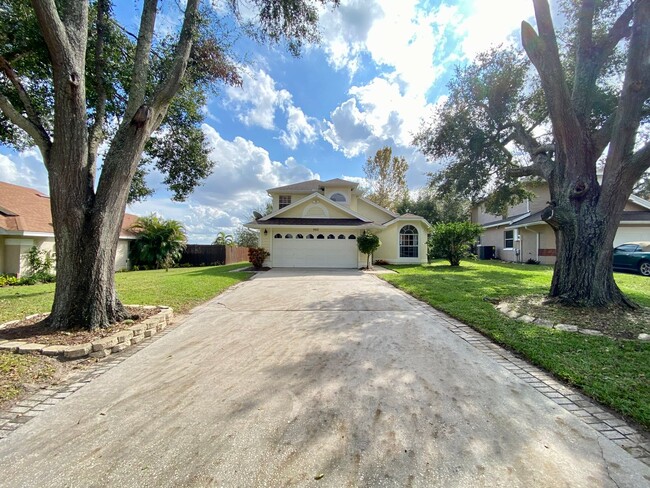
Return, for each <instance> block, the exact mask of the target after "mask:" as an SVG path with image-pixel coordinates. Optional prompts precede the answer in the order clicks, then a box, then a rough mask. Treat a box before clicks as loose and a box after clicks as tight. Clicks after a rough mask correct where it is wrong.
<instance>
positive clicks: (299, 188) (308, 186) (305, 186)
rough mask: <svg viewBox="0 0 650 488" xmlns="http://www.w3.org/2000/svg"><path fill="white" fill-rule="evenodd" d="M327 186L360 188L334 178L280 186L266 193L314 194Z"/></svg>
mask: <svg viewBox="0 0 650 488" xmlns="http://www.w3.org/2000/svg"><path fill="white" fill-rule="evenodd" d="M325 186H334V187H347V188H353V189H354V188H356V187H357V186H359V183H355V182H353V181H347V180H342V179H341V178H333V179H331V180H326V181H321V180H308V181H301V182H300V183H293V184H291V185H284V186H278V187H276V188H270V189H268V190H266V191H267V192H269V193H278V192H291V193H294V192H295V193H312V192H317V191H320V189H321V188H323V187H325Z"/></svg>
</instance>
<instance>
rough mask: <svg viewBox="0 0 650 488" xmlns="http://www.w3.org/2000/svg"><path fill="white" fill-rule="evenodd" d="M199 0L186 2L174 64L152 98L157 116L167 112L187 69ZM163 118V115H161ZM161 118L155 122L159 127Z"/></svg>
mask: <svg viewBox="0 0 650 488" xmlns="http://www.w3.org/2000/svg"><path fill="white" fill-rule="evenodd" d="M198 7H199V0H188V2H187V6H186V7H185V18H184V19H183V27H182V28H181V33H180V36H179V39H178V44H177V45H176V51H175V53H174V63H173V65H172V68H171V69H170V70H169V73H167V77H166V78H165V80H164V81H163V82H162V83H161V84H160V85H159V86H158V87H157V89H156V95H155V96H154V102H153V107H154V110H155V111H156V113H157V115H159V112H161V111H165V112H166V111H167V106H168V105H169V102H170V101H171V99H172V98H173V96H174V95H175V94H176V92H177V91H178V89H179V88H180V85H181V82H182V80H183V76H184V75H185V69H186V68H187V61H188V59H189V57H190V52H191V50H192V42H193V40H194V34H195V32H194V28H195V26H196V23H197V15H198ZM162 115H163V116H164V114H162ZM160 122H162V118H160V120H158V121H157V125H156V127H157V126H158V125H160Z"/></svg>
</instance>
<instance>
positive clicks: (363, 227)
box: [244, 222, 381, 231]
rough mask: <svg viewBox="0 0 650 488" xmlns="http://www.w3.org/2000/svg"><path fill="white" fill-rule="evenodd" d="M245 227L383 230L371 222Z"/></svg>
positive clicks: (245, 225) (256, 225)
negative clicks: (360, 223) (359, 223)
mask: <svg viewBox="0 0 650 488" xmlns="http://www.w3.org/2000/svg"><path fill="white" fill-rule="evenodd" d="M244 227H247V228H249V229H262V231H263V230H264V229H267V230H269V229H314V228H319V229H320V228H323V229H376V230H379V229H381V226H379V225H377V224H375V223H373V222H369V223H367V224H362V225H321V226H318V225H316V224H272V225H271V224H267V225H263V224H256V223H254V222H253V223H250V224H244Z"/></svg>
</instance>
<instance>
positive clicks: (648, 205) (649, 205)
mask: <svg viewBox="0 0 650 488" xmlns="http://www.w3.org/2000/svg"><path fill="white" fill-rule="evenodd" d="M629 200H630V201H631V202H632V203H636V204H637V205H639V206H640V207H643V208H647V209H648V210H650V202H649V201H648V200H644V199H643V198H640V197H637V196H636V195H630V198H629Z"/></svg>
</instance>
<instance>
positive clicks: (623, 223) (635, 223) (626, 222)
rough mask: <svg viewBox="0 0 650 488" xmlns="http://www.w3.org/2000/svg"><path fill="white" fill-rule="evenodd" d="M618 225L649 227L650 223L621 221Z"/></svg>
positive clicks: (646, 221)
mask: <svg viewBox="0 0 650 488" xmlns="http://www.w3.org/2000/svg"><path fill="white" fill-rule="evenodd" d="M618 225H647V226H648V227H650V221H648V220H645V221H644V220H621V221H620V222H619V223H618Z"/></svg>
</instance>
